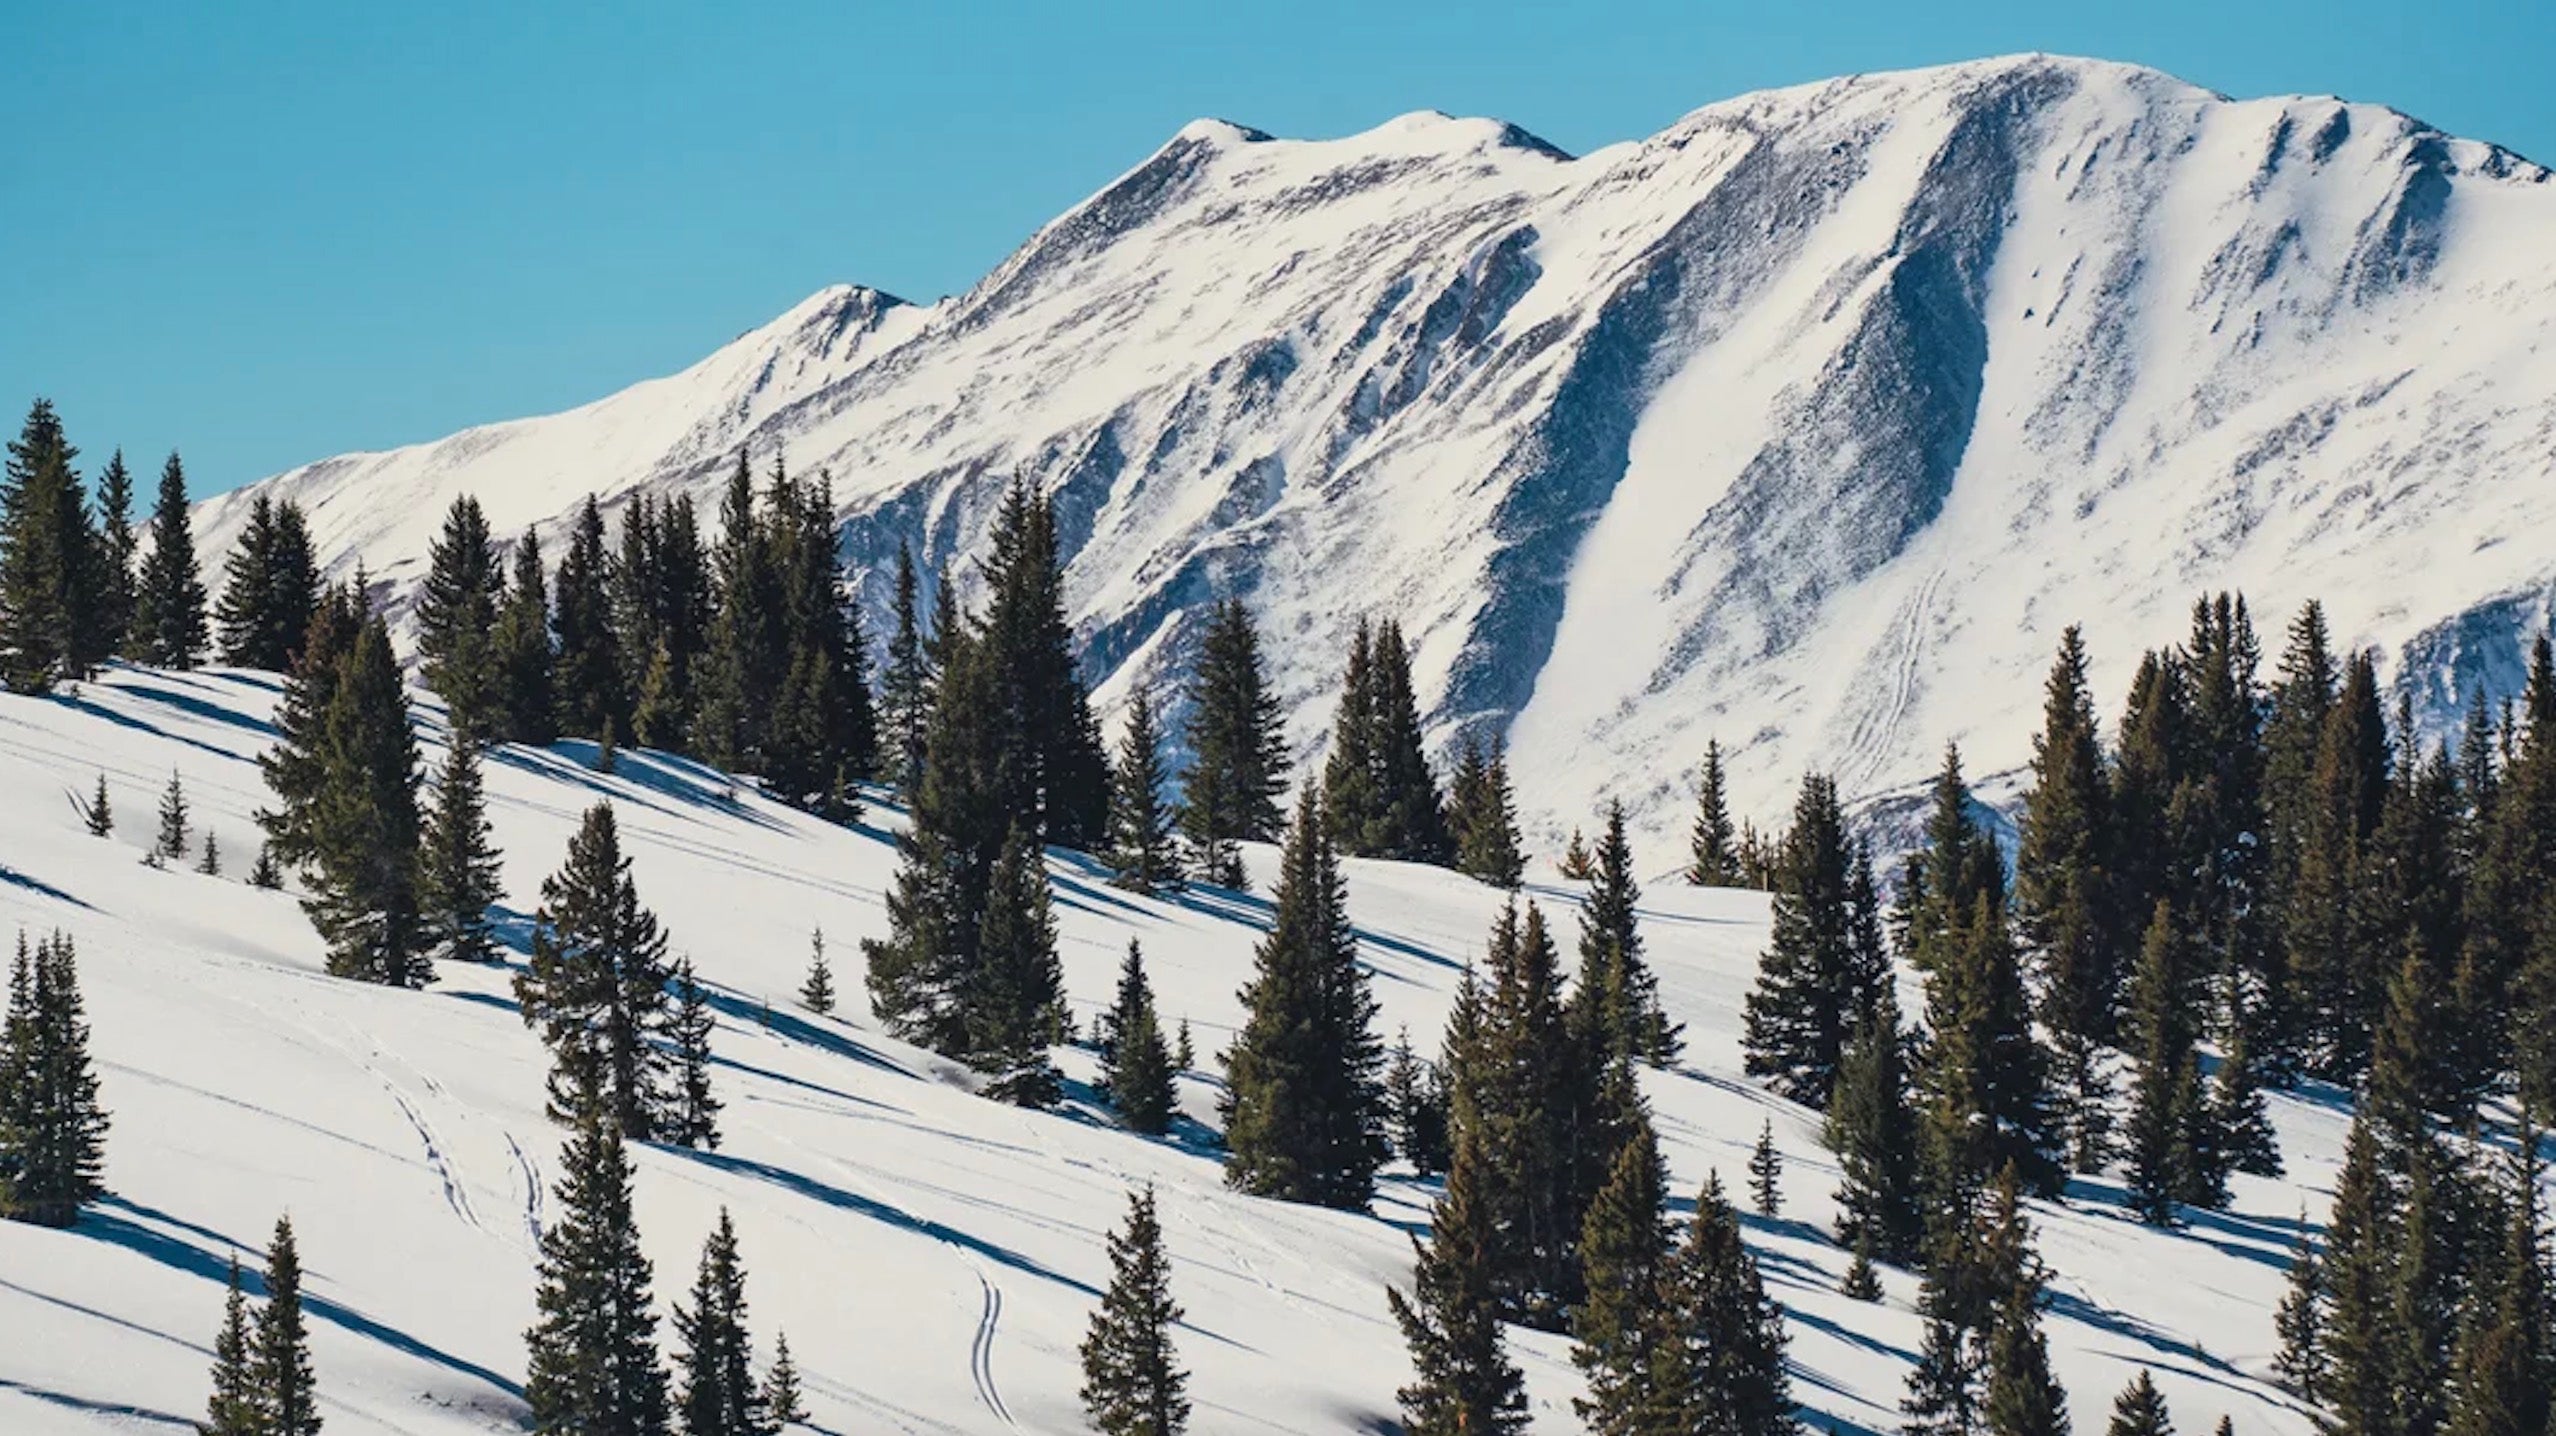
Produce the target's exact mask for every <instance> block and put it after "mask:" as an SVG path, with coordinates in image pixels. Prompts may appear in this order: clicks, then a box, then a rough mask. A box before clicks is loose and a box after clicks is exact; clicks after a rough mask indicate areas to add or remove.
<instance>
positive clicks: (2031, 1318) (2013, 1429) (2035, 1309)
mask: <svg viewBox="0 0 2556 1436" xmlns="http://www.w3.org/2000/svg"><path fill="white" fill-rule="evenodd" d="M2042 1300H2043V1294H2042V1277H2041V1273H2040V1271H2039V1269H2038V1265H2037V1263H2034V1262H2032V1261H2030V1260H2027V1261H2025V1262H2023V1263H2022V1264H2021V1265H2020V1266H2019V1267H2018V1269H2017V1270H2016V1271H2015V1272H2014V1273H2013V1276H2012V1280H2011V1281H2010V1282H2009V1284H2008V1286H2007V1288H2006V1291H2005V1293H2004V1294H2003V1296H2002V1297H2001V1299H2000V1300H1999V1301H1998V1303H1997V1309H1996V1314H1995V1317H1994V1319H1993V1325H1992V1326H1991V1327H1990V1328H1989V1332H1988V1350H1987V1377H1988V1386H1987V1391H1986V1394H1985V1395H1984V1397H1983V1398H1982V1400H1981V1402H1980V1414H1981V1415H1982V1416H1983V1417H1985V1418H1986V1422H1987V1428H1988V1432H1989V1436H2068V1393H2067V1392H2066V1391H2064V1390H2062V1389H2061V1388H2060V1386H2059V1382H2058V1379H2057V1378H2056V1377H2054V1376H2052V1375H2051V1373H2050V1346H2049V1343H2048V1342H2046V1341H2045V1340H2043V1338H2042V1335H2041V1306H2042ZM2141 1379H2142V1380H2145V1379H2146V1378H2145V1374H2144V1373H2143V1374H2142V1377H2141ZM2157 1436H2169V1433H2164V1432H2160V1433H2157Z"/></svg>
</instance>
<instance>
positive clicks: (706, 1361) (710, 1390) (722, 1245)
mask: <svg viewBox="0 0 2556 1436" xmlns="http://www.w3.org/2000/svg"><path fill="white" fill-rule="evenodd" d="M745 1280H746V1274H745V1264H744V1262H743V1261H741V1260H740V1259H739V1258H738V1256H737V1228H736V1224H735V1223H734V1222H733V1221H731V1220H729V1217H728V1209H727V1208H726V1207H721V1208H720V1209H719V1224H718V1225H717V1226H715V1227H713V1228H711V1230H710V1236H709V1238H708V1240H706V1241H704V1242H703V1243H702V1244H701V1266H700V1270H699V1271H698V1273H697V1274H696V1275H695V1276H694V1277H693V1280H692V1299H691V1301H690V1303H689V1304H687V1305H680V1306H677V1307H676V1308H675V1310H674V1326H675V1337H676V1339H677V1340H678V1341H680V1342H682V1343H683V1346H682V1350H681V1351H680V1352H678V1353H677V1355H676V1357H675V1369H676V1372H677V1373H678V1374H679V1375H680V1377H681V1378H682V1383H683V1384H682V1389H681V1393H680V1394H679V1395H678V1396H677V1397H676V1400H675V1411H676V1416H677V1421H678V1429H679V1430H680V1431H681V1432H682V1433H683V1436H765V1433H766V1432H767V1431H768V1430H770V1429H771V1428H770V1427H769V1426H768V1425H767V1424H766V1422H767V1419H768V1417H769V1414H770V1413H769V1409H768V1408H767V1407H766V1405H765V1403H764V1399H763V1391H762V1389H761V1388H760V1387H759V1386H758V1385H757V1384H756V1382H755V1379H754V1339H753V1337H752V1336H751V1335H750V1334H748V1332H747V1330H746V1295H745Z"/></svg>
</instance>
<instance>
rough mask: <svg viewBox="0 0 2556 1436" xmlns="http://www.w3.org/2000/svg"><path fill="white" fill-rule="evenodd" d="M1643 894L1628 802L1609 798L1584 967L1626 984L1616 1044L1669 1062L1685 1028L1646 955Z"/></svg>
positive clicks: (1584, 919) (1585, 930)
mask: <svg viewBox="0 0 2556 1436" xmlns="http://www.w3.org/2000/svg"><path fill="white" fill-rule="evenodd" d="M1641 900H1642V889H1641V885H1640V884H1638V883H1636V882H1634V880H1633V845H1632V843H1631V841H1630V840H1628V839H1627V838H1626V837H1625V833H1624V805H1623V804H1622V803H1619V802H1614V801H1610V802H1608V803H1607V805H1606V831H1605V834H1604V836H1602V837H1600V838H1599V840H1598V846H1597V867H1596V871H1595V873H1594V875H1593V876H1592V877H1591V878H1590V880H1589V896H1588V900H1587V901H1586V902H1584V903H1582V904H1581V906H1580V970H1581V971H1582V972H1584V973H1585V972H1589V971H1592V970H1596V969H1600V968H1612V969H1613V970H1614V974H1615V976H1614V980H1617V981H1620V982H1621V983H1622V985H1623V1008H1622V1011H1621V1013H1620V1016H1619V1019H1618V1020H1619V1021H1620V1023H1621V1024H1622V1025H1621V1027H1620V1029H1619V1030H1618V1032H1617V1033H1616V1035H1615V1045H1616V1050H1620V1051H1622V1052H1623V1053H1625V1054H1626V1055H1627V1056H1630V1057H1632V1058H1634V1059H1635V1060H1636V1061H1641V1062H1647V1063H1649V1064H1650V1065H1652V1066H1654V1067H1665V1066H1667V1065H1668V1064H1670V1063H1672V1062H1674V1061H1676V1060H1677V1055H1678V1049H1679V1046H1680V1045H1681V1044H1680V1042H1679V1032H1680V1030H1681V1029H1680V1027H1679V1025H1678V1024H1676V1023H1674V1022H1671V1021H1669V1019H1668V1013H1667V1012H1666V1011H1665V1010H1664V1009H1663V1008H1662V1007H1661V1006H1660V980H1659V978H1658V977H1657V976H1655V975H1653V973H1652V972H1651V968H1650V964H1649V963H1646V962H1644V961H1643V960H1642V932H1641V928H1640V925H1639V924H1638V922H1637V921H1636V918H1635V913H1634V908H1635V906H1636V904H1638V903H1640V902H1641Z"/></svg>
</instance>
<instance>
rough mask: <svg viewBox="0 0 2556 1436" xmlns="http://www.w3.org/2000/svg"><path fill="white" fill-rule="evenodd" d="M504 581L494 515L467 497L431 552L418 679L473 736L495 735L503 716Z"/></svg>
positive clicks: (447, 518) (421, 599)
mask: <svg viewBox="0 0 2556 1436" xmlns="http://www.w3.org/2000/svg"><path fill="white" fill-rule="evenodd" d="M504 583H505V571H504V568H503V567H502V565H501V561H500V559H499V557H498V553H497V545H496V541H495V540H494V539H493V538H491V537H490V535H489V532H488V517H487V515H486V514H484V513H482V512H481V511H480V507H479V500H478V499H476V498H474V497H472V496H471V495H469V494H464V495H462V496H461V497H459V498H457V499H455V500H453V506H452V507H451V508H450V509H449V510H447V511H446V512H445V514H444V526H443V529H442V530H441V531H440V532H439V533H437V534H436V535H435V539H434V542H433V543H432V544H430V545H429V546H428V548H427V551H426V579H425V582H424V583H422V584H420V585H419V586H418V591H417V654H418V657H419V659H420V660H421V662H420V664H419V669H420V676H421V677H423V678H424V679H425V682H426V686H427V687H429V688H432V689H433V690H435V693H436V695H437V696H439V697H441V698H442V699H443V700H444V703H445V705H446V706H447V707H448V708H450V709H451V712H452V721H453V726H455V727H457V728H466V729H469V730H471V731H472V732H474V733H486V732H492V731H495V729H496V728H497V726H498V721H499V717H500V714H499V711H498V710H499V702H500V698H501V696H502V695H501V689H500V684H499V681H498V678H499V670H498V652H497V608H498V603H499V601H500V600H501V599H502V597H503V593H502V592H501V590H502V589H503V587H504Z"/></svg>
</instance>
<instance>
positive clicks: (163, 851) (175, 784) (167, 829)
mask: <svg viewBox="0 0 2556 1436" xmlns="http://www.w3.org/2000/svg"><path fill="white" fill-rule="evenodd" d="M188 832H189V828H188V827H187V811H186V783H185V782H184V780H182V779H180V778H179V777H178V773H177V770H176V769H174V768H172V769H170V770H169V785H168V786H167V787H165V788H162V789H161V790H160V835H159V837H158V838H157V839H156V840H154V842H153V843H152V846H151V850H152V851H153V852H155V853H158V854H159V855H160V856H161V857H164V858H182V857H185V856H186V840H187V833H188Z"/></svg>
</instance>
